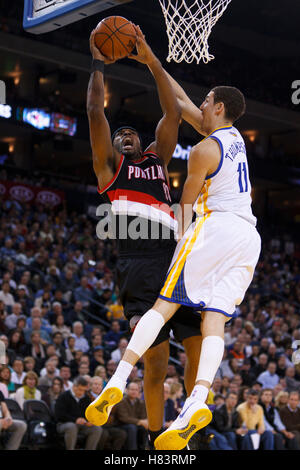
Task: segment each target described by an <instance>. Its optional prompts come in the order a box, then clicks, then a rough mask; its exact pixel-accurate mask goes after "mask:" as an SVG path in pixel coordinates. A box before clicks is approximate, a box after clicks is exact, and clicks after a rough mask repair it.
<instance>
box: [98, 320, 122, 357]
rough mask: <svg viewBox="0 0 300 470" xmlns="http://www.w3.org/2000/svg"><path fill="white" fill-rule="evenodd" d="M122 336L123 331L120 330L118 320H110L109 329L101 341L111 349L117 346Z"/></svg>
mask: <svg viewBox="0 0 300 470" xmlns="http://www.w3.org/2000/svg"><path fill="white" fill-rule="evenodd" d="M122 336H124V332H123V331H121V327H120V323H119V321H118V320H113V321H112V322H111V327H110V330H109V331H108V332H107V333H106V334H105V335H104V336H103V342H104V344H105V345H106V346H108V347H109V348H110V349H111V350H113V349H115V348H116V347H117V346H118V343H119V341H120V339H121V337H122Z"/></svg>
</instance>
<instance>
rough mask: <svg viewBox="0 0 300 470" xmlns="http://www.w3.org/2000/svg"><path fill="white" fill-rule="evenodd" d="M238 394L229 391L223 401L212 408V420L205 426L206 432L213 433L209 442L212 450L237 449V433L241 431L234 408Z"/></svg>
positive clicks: (239, 433) (238, 417)
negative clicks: (212, 437)
mask: <svg viewBox="0 0 300 470" xmlns="http://www.w3.org/2000/svg"><path fill="white" fill-rule="evenodd" d="M237 402H238V396H237V394H236V393H233V392H229V393H228V394H227V396H226V398H225V403H224V404H223V405H221V406H219V407H217V408H216V409H215V410H214V413H213V421H212V422H211V423H210V424H209V426H208V427H207V430H206V432H207V433H208V434H209V433H210V432H211V433H213V434H214V439H212V441H211V442H210V448H211V449H212V450H237V449H238V447H237V435H241V434H242V433H243V429H242V428H241V422H240V416H239V413H238V412H237V410H236V406H237Z"/></svg>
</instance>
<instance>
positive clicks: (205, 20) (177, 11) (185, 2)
mask: <svg viewBox="0 0 300 470" xmlns="http://www.w3.org/2000/svg"><path fill="white" fill-rule="evenodd" d="M230 2H231V0H159V3H160V5H161V8H162V11H163V14H164V17H165V22H166V27H167V35H168V39H169V53H168V57H167V61H168V62H170V61H171V60H174V61H175V62H182V61H183V60H184V61H185V62H188V63H191V62H193V60H196V62H197V64H199V62H200V61H201V60H203V62H204V63H207V62H209V61H210V60H212V59H214V56H213V55H211V54H209V52H208V47H209V46H208V38H209V35H210V33H211V30H212V28H213V26H214V25H215V24H216V22H217V21H218V19H219V18H220V17H221V16H222V14H223V13H224V11H225V10H226V8H227V6H228V4H229V3H230Z"/></svg>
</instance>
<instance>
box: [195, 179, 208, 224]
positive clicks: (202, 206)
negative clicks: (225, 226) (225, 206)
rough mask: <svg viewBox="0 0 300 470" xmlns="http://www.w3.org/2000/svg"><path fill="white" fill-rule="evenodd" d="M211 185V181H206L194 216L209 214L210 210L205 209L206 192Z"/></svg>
mask: <svg viewBox="0 0 300 470" xmlns="http://www.w3.org/2000/svg"><path fill="white" fill-rule="evenodd" d="M210 185H211V179H209V180H206V181H205V183H204V186H203V189H204V192H203V193H202V194H201V193H200V195H199V197H198V201H197V207H196V214H198V215H207V214H208V213H210V212H211V210H210V209H208V207H207V198H208V190H209V187H210Z"/></svg>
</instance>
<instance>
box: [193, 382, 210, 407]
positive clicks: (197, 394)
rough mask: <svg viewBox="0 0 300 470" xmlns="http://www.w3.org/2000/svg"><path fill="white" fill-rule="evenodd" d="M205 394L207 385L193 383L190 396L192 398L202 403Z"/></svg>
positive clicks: (204, 399)
mask: <svg viewBox="0 0 300 470" xmlns="http://www.w3.org/2000/svg"><path fill="white" fill-rule="evenodd" d="M207 395H208V388H207V387H205V386H204V385H195V387H194V388H193V391H192V393H191V396H190V398H193V399H194V400H199V401H201V402H202V403H205V401H206V398H207Z"/></svg>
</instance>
